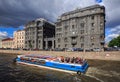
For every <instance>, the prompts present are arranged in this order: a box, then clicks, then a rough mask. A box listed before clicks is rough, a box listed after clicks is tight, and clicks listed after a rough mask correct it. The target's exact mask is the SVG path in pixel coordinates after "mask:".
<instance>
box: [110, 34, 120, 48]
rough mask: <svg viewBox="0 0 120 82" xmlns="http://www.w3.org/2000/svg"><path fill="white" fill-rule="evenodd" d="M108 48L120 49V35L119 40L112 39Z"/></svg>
mask: <svg viewBox="0 0 120 82" xmlns="http://www.w3.org/2000/svg"><path fill="white" fill-rule="evenodd" d="M108 46H109V47H114V46H117V47H120V35H119V36H118V37H117V38H114V39H112V40H111V41H110V42H109V44H108Z"/></svg>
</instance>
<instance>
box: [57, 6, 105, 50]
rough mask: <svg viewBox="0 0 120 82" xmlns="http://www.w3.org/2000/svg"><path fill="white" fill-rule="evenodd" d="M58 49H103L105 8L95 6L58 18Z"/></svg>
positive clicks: (67, 13)
mask: <svg viewBox="0 0 120 82" xmlns="http://www.w3.org/2000/svg"><path fill="white" fill-rule="evenodd" d="M55 32H56V33H55V40H56V48H61V49H62V48H82V49H93V48H100V49H101V48H103V46H104V38H105V7H104V6H100V5H93V6H89V7H86V8H81V9H76V10H74V11H70V12H66V13H64V14H62V15H61V16H59V17H58V19H57V22H56V29H55Z"/></svg>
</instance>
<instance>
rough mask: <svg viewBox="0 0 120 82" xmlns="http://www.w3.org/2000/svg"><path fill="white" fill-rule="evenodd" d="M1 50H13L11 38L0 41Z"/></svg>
mask: <svg viewBox="0 0 120 82" xmlns="http://www.w3.org/2000/svg"><path fill="white" fill-rule="evenodd" d="M2 48H14V40H13V38H6V39H3V40H2Z"/></svg>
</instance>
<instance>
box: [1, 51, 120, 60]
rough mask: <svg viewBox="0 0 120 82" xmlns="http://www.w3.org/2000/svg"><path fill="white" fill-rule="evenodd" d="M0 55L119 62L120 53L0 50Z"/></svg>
mask: <svg viewBox="0 0 120 82" xmlns="http://www.w3.org/2000/svg"><path fill="white" fill-rule="evenodd" d="M0 53H12V54H41V55H51V56H65V57H82V58H85V59H100V60H116V61H120V51H111V52H65V51H23V50H0Z"/></svg>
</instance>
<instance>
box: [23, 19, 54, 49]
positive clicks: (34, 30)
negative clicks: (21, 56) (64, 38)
mask: <svg viewBox="0 0 120 82" xmlns="http://www.w3.org/2000/svg"><path fill="white" fill-rule="evenodd" d="M54 36H55V26H54V24H52V23H50V22H48V21H47V20H45V19H43V18H39V19H36V20H33V21H31V22H29V23H27V24H26V25H25V48H26V49H48V48H49V49H51V48H52V49H54V47H55V45H54V44H55V39H54Z"/></svg>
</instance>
